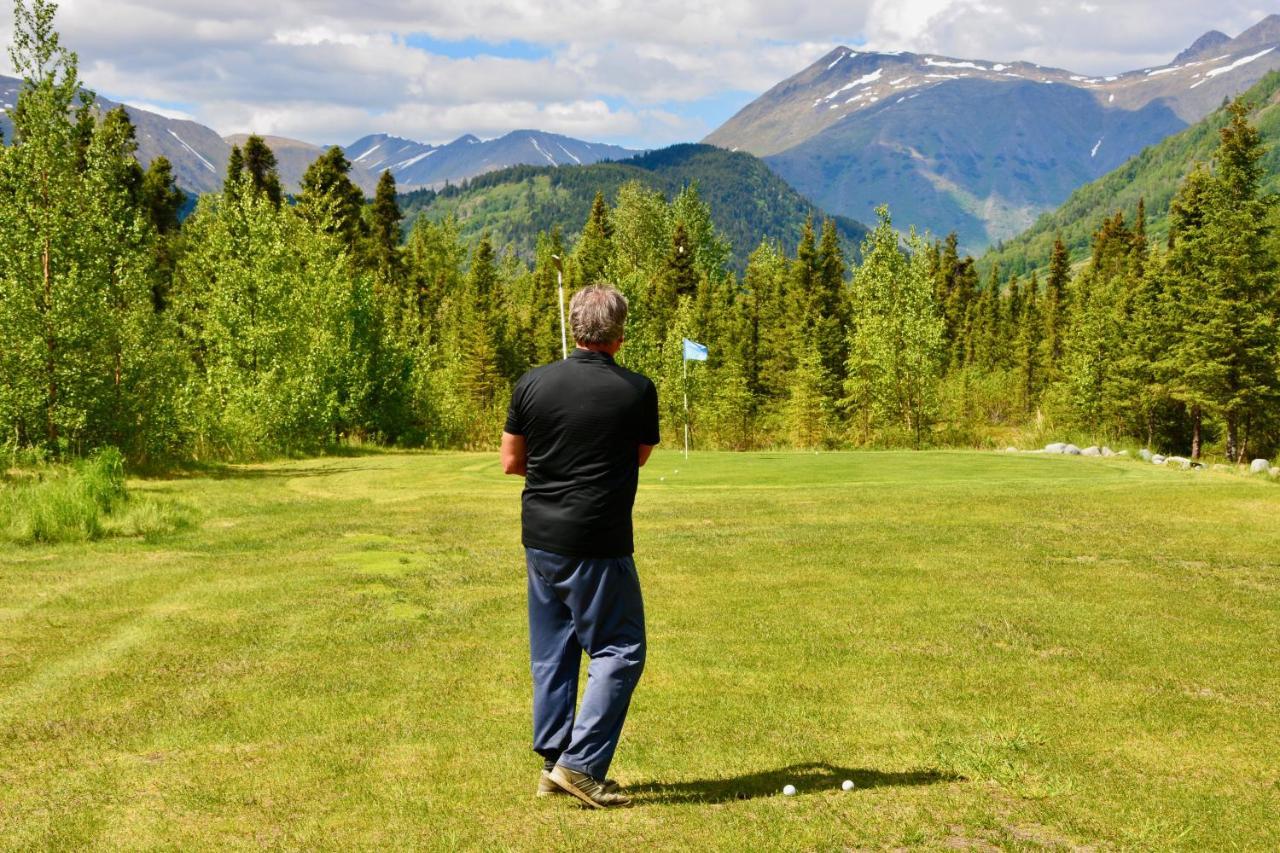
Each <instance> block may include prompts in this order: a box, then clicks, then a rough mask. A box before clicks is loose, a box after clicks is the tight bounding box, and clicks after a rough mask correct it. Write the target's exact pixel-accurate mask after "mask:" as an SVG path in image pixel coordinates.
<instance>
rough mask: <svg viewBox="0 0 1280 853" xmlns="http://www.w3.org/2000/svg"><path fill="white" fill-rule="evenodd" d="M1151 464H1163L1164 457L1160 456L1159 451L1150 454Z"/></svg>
mask: <svg viewBox="0 0 1280 853" xmlns="http://www.w3.org/2000/svg"><path fill="white" fill-rule="evenodd" d="M1151 464H1152V465H1163V464H1164V457H1163V456H1161V455H1160V454H1159V453H1157V454H1156V455H1155V456H1152V457H1151Z"/></svg>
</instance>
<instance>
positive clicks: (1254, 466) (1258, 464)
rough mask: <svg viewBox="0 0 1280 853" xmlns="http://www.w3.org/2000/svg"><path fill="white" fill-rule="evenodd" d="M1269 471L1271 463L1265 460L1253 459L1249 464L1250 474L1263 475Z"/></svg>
mask: <svg viewBox="0 0 1280 853" xmlns="http://www.w3.org/2000/svg"><path fill="white" fill-rule="evenodd" d="M1270 470H1271V463H1270V462H1268V461H1267V460H1265V459H1255V460H1253V461H1252V462H1250V463H1249V473H1250V474H1265V473H1267V472H1268V471H1270Z"/></svg>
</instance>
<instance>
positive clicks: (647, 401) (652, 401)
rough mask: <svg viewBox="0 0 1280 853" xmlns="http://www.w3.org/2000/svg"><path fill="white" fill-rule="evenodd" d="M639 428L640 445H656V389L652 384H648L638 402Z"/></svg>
mask: <svg viewBox="0 0 1280 853" xmlns="http://www.w3.org/2000/svg"><path fill="white" fill-rule="evenodd" d="M639 427H640V437H639V443H640V444H645V445H650V446H652V445H655V444H657V443H658V389H657V388H655V387H654V385H653V383H652V382H649V383H648V387H646V388H645V389H644V396H643V397H642V398H641V400H640V423H639Z"/></svg>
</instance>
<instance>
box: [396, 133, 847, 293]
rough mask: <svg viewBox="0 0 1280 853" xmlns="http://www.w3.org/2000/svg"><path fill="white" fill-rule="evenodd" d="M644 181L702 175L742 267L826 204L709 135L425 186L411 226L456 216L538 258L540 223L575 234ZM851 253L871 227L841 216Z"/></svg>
mask: <svg viewBox="0 0 1280 853" xmlns="http://www.w3.org/2000/svg"><path fill="white" fill-rule="evenodd" d="M628 181H639V182H640V183H642V184H643V185H644V186H646V187H648V188H650V189H653V190H658V191H659V192H661V193H663V194H664V195H665V196H666V197H667V198H668V199H670V198H671V197H673V196H674V195H675V194H676V193H678V192H680V190H682V189H683V188H684V187H686V186H688V185H689V184H691V183H694V182H697V185H698V192H699V194H700V195H701V196H702V199H703V201H705V202H706V203H707V204H708V205H709V206H710V208H711V218H712V220H713V221H714V222H715V225H716V229H717V230H718V231H719V233H720V234H721V236H723V237H724V238H725V239H727V240H729V242H730V243H731V245H732V248H733V266H734V268H735V269H737V270H739V271H741V270H742V269H744V268H745V267H746V259H747V256H748V255H749V254H750V253H751V252H752V251H753V250H754V249H755V248H756V247H757V246H758V245H760V242H761V241H762V240H765V239H770V240H780V241H782V242H783V244H784V245H785V246H787V247H788V250H794V248H795V245H796V243H797V242H798V241H799V239H800V232H801V229H802V228H803V227H804V221H805V218H806V217H808V216H813V217H814V218H815V219H820V218H821V217H822V216H823V213H822V211H820V210H818V209H817V208H815V207H814V205H813V204H811V203H810V202H809V201H808V200H806V199H805V198H803V197H801V196H800V195H799V194H798V193H797V192H796V191H795V190H793V189H792V188H791V187H789V186H788V185H787V184H786V183H785V182H784V181H783V180H782V179H781V178H779V177H778V176H777V175H775V174H774V173H773V172H772V171H770V169H769V168H768V167H767V166H766V165H765V164H764V163H762V162H761V161H760V160H759V159H757V158H755V157H753V156H751V155H750V154H746V153H743V152H730V151H724V150H722V149H719V148H714V147H712V146H709V145H675V146H672V147H670V148H663V149H660V150H658V151H651V152H648V153H646V154H642V155H640V156H637V157H633V158H631V159H629V160H623V161H619V162H604V163H596V164H593V165H585V166H560V167H552V166H550V165H547V166H542V167H537V166H515V167H511V168H507V169H504V170H500V171H496V172H490V173H487V174H484V175H480V176H478V177H476V178H474V179H472V180H471V181H468V182H467V183H466V184H465V185H462V186H450V187H447V188H445V189H442V190H440V191H435V190H430V189H425V190H418V191H416V192H411V193H408V194H407V195H404V196H402V197H401V200H400V201H401V207H402V208H403V209H404V211H405V218H406V227H410V226H411V224H412V222H413V220H414V219H416V218H417V217H419V216H428V217H430V218H431V219H433V220H440V219H443V218H444V217H446V216H450V215H452V216H455V217H457V219H458V222H459V225H460V226H461V230H462V233H463V235H464V236H465V237H468V238H471V239H474V238H476V237H478V236H479V235H480V234H481V233H483V232H488V233H489V234H490V235H491V236H492V238H493V240H494V243H495V244H496V245H497V246H498V247H499V248H502V247H511V248H513V249H514V250H515V251H516V252H517V253H519V254H520V255H521V256H523V257H525V258H531V257H532V256H533V251H534V249H535V247H536V245H537V238H538V234H539V232H542V231H548V230H550V229H552V228H555V227H558V228H559V229H560V230H561V232H562V233H563V234H564V235H566V237H568V238H570V239H572V237H573V236H575V235H577V233H578V232H579V231H581V230H582V226H583V224H584V223H585V222H586V220H587V215H588V214H589V213H590V211H591V203H592V200H593V199H594V198H595V194H596V193H597V192H602V193H604V195H605V198H606V199H607V200H608V201H609V202H610V203H613V202H614V200H616V198H617V194H618V189H619V188H620V187H621V186H622V185H623V184H624V183H626V182H628ZM833 218H834V220H835V222H836V226H837V229H838V230H839V232H840V234H841V237H842V238H843V242H844V247H845V251H846V254H847V255H848V256H849V257H853V256H854V253H855V252H856V251H857V248H858V246H859V245H860V244H861V242H862V239H863V237H865V236H866V231H867V229H866V228H865V227H864V226H862V225H860V224H859V223H857V222H854V221H852V220H850V219H847V218H845V217H833Z"/></svg>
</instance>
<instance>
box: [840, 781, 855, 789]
mask: <svg viewBox="0 0 1280 853" xmlns="http://www.w3.org/2000/svg"><path fill="white" fill-rule="evenodd" d="M840 790H842V791H852V790H853V780H852V779H845V780H844V781H843V782H841V783H840Z"/></svg>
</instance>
